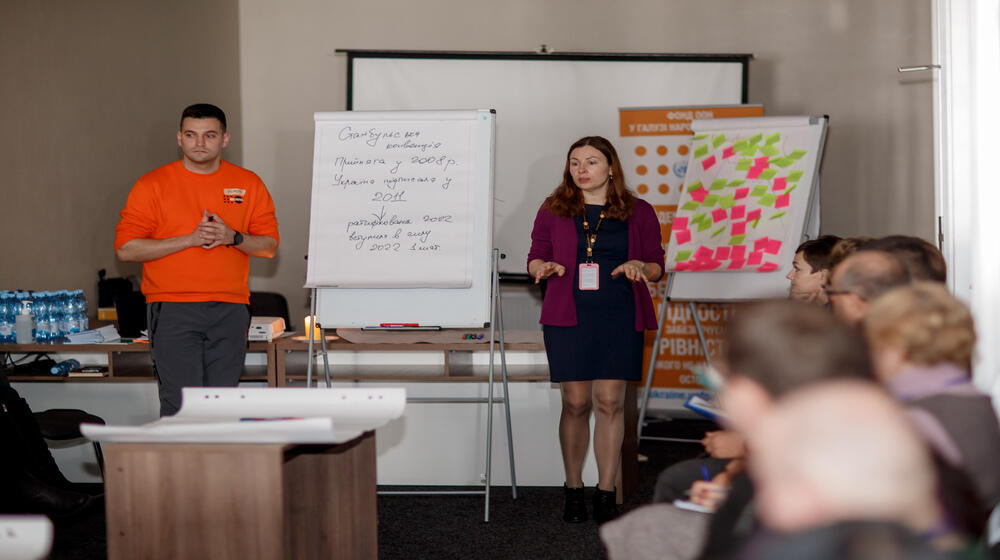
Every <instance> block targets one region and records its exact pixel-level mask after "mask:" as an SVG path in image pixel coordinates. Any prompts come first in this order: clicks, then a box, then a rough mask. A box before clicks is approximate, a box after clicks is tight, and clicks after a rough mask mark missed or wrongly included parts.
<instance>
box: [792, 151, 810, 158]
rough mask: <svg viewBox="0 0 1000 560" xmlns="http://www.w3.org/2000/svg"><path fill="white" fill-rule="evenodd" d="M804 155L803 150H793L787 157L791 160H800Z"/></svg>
mask: <svg viewBox="0 0 1000 560" xmlns="http://www.w3.org/2000/svg"><path fill="white" fill-rule="evenodd" d="M804 155H806V151H805V150H795V151H793V152H792V153H790V154H788V157H790V158H792V159H800V158H802V156H804Z"/></svg>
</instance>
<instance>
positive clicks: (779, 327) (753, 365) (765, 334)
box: [724, 300, 873, 398]
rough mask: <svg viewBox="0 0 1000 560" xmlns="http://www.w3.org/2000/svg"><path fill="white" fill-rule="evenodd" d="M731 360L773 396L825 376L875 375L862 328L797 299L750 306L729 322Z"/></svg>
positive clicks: (727, 350)
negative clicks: (857, 327) (843, 321)
mask: <svg viewBox="0 0 1000 560" xmlns="http://www.w3.org/2000/svg"><path fill="white" fill-rule="evenodd" d="M724 348H725V357H726V362H727V365H728V367H729V370H730V374H732V375H741V376H744V377H747V378H749V379H752V380H753V381H755V382H756V383H758V384H759V385H760V386H761V387H763V388H764V390H766V391H767V392H768V393H770V395H771V396H772V397H775V398H777V397H779V396H781V395H782V394H784V393H786V392H788V391H791V390H793V389H796V388H799V387H802V386H804V385H806V384H807V383H811V382H814V381H820V380H824V379H838V378H861V379H873V375H872V370H871V364H870V362H869V359H868V346H867V343H866V342H865V339H864V336H863V335H862V333H861V331H860V330H859V329H854V328H851V327H849V326H847V325H845V324H844V323H842V322H841V321H839V320H837V319H836V318H835V317H834V316H833V315H832V314H831V313H830V312H829V311H827V310H825V309H823V308H821V307H819V306H817V305H812V304H808V303H804V302H800V301H794V300H780V301H779V300H776V301H769V302H766V303H758V304H752V305H748V306H746V307H744V308H742V309H740V310H739V312H738V313H737V314H736V315H735V317H733V319H732V320H731V321H730V322H729V325H728V328H727V331H726V343H725V347H724Z"/></svg>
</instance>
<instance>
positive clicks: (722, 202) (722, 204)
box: [719, 194, 736, 210]
mask: <svg viewBox="0 0 1000 560" xmlns="http://www.w3.org/2000/svg"><path fill="white" fill-rule="evenodd" d="M734 204H736V199H734V198H733V195H732V194H727V195H726V196H724V197H722V198H720V199H719V208H722V209H723V210H729V209H730V208H732V207H733V205H734Z"/></svg>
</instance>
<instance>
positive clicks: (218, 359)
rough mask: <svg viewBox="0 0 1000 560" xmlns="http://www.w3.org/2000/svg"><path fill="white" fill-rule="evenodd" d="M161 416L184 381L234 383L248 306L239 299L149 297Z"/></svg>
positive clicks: (177, 400)
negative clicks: (162, 299) (161, 299)
mask: <svg viewBox="0 0 1000 560" xmlns="http://www.w3.org/2000/svg"><path fill="white" fill-rule="evenodd" d="M146 318H147V321H146V324H147V325H148V326H149V343H150V352H151V354H152V356H153V372H154V373H155V374H156V380H157V382H158V383H159V389H160V416H169V415H172V414H176V413H177V411H178V410H179V409H180V407H181V388H182V387H235V386H236V385H237V384H239V381H240V375H242V373H243V362H244V360H245V359H246V353H247V331H248V329H249V328H250V307H249V306H247V305H243V304H239V303H226V302H220V301H205V302H191V303H188V302H183V303H175V302H153V303H150V304H149V305H148V307H147V309H146Z"/></svg>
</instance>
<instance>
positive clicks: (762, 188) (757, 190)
mask: <svg viewBox="0 0 1000 560" xmlns="http://www.w3.org/2000/svg"><path fill="white" fill-rule="evenodd" d="M766 192H767V185H757V186H756V187H754V188H753V190H752V191H750V196H760V195H762V194H764V193H766Z"/></svg>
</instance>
